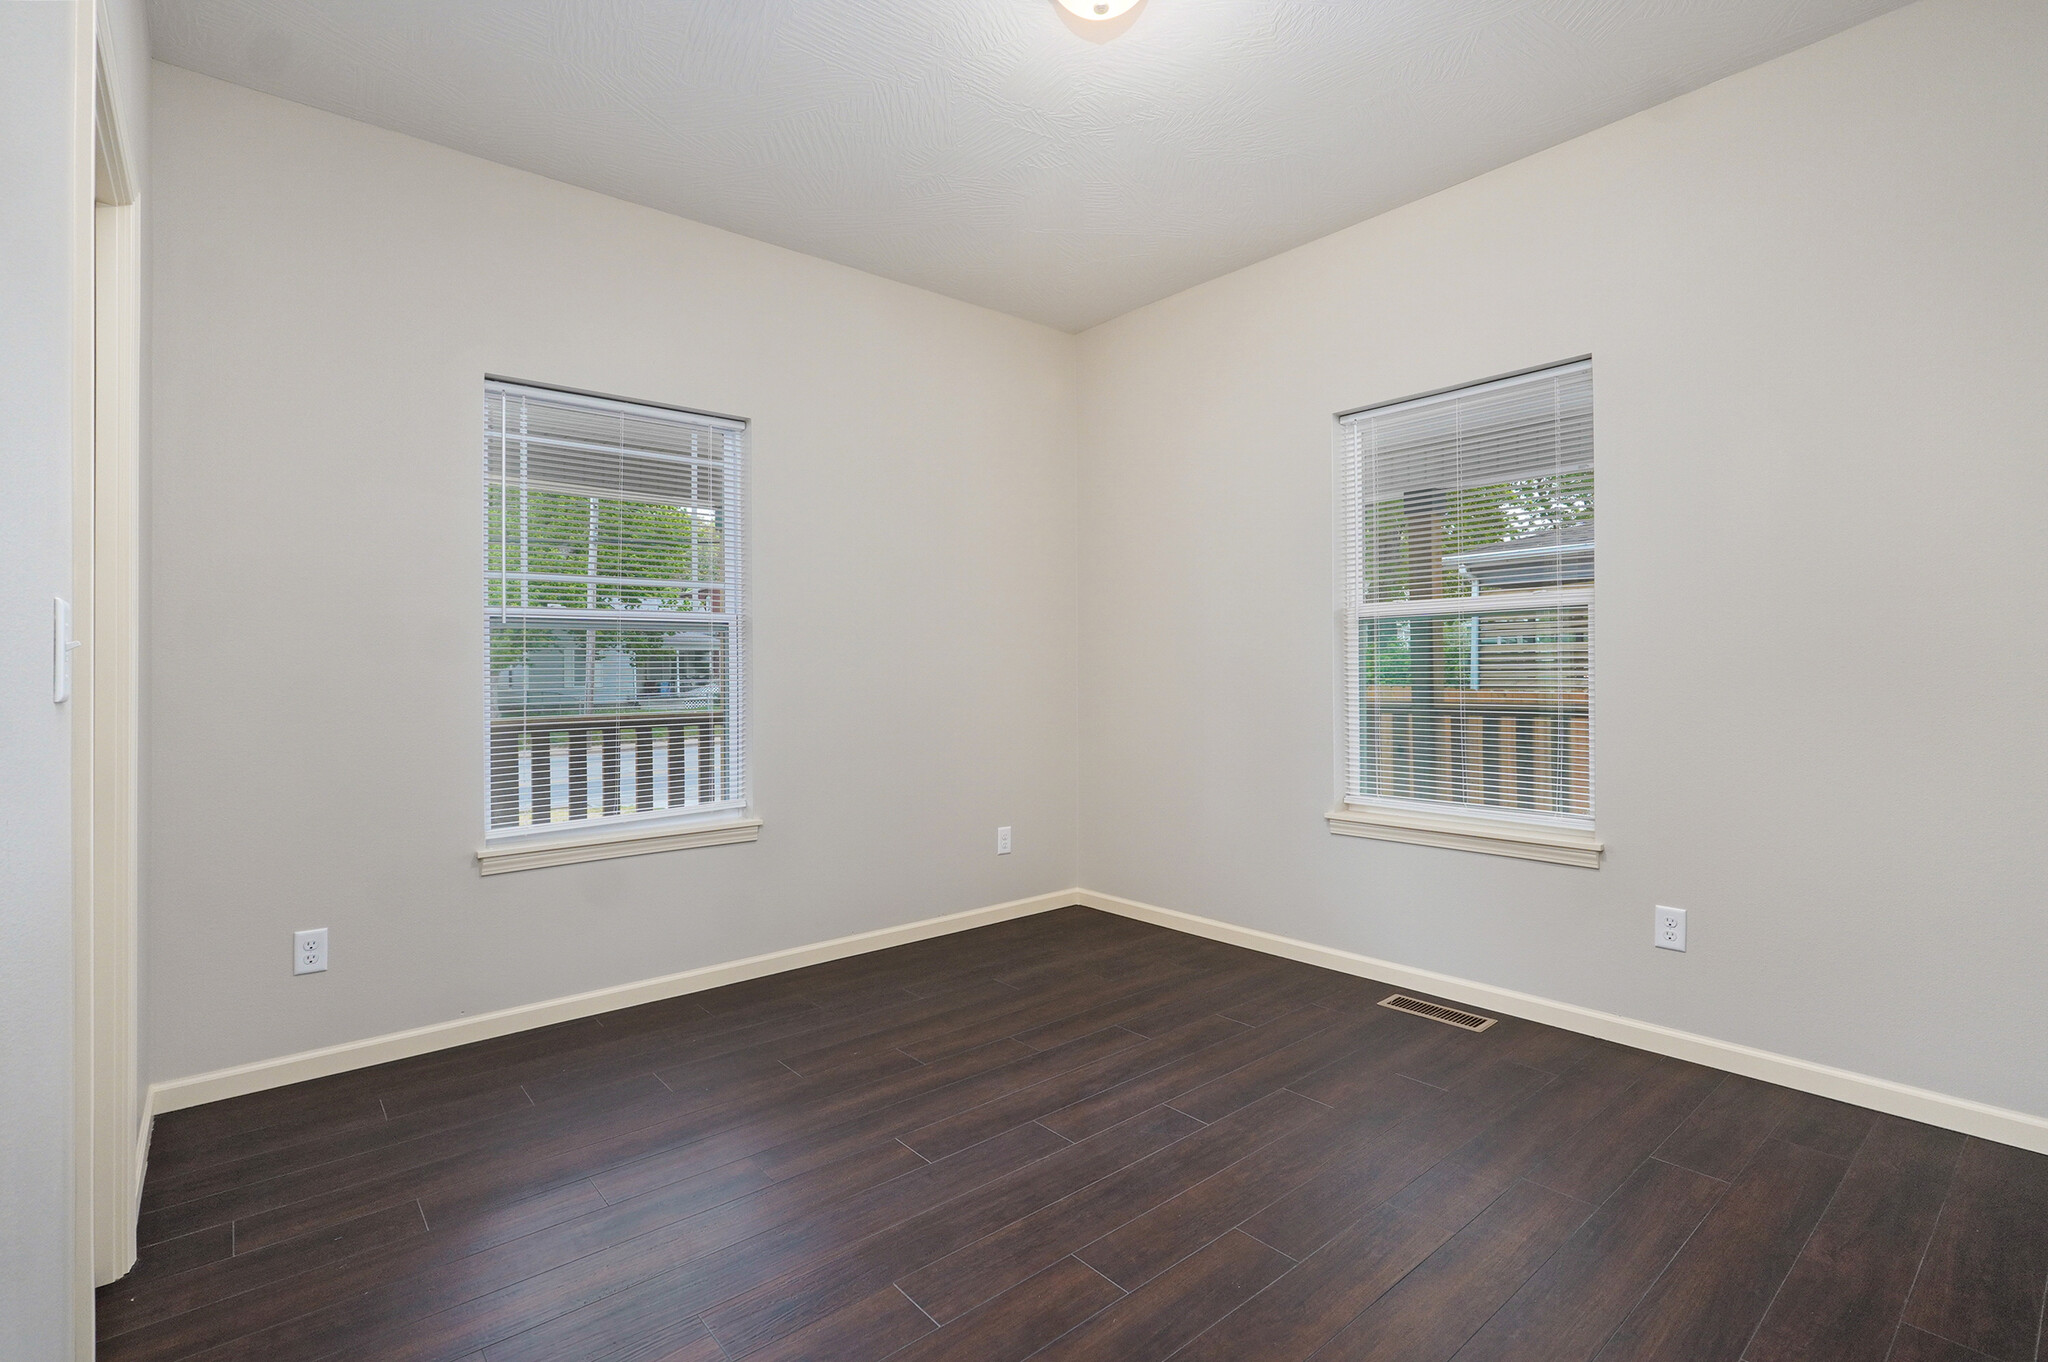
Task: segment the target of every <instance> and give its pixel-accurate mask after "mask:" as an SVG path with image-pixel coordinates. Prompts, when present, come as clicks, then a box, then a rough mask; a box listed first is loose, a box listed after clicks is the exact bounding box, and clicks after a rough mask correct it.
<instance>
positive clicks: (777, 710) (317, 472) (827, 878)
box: [145, 66, 1077, 1080]
mask: <svg viewBox="0 0 2048 1362" xmlns="http://www.w3.org/2000/svg"><path fill="white" fill-rule="evenodd" d="M155 85H156V105H155V109H156V116H155V123H154V128H153V137H154V159H155V166H154V169H155V175H156V181H155V183H156V192H155V205H154V211H153V214H152V224H153V226H152V248H153V250H154V252H155V259H154V264H155V275H156V278H155V289H156V292H155V323H154V365H155V370H154V384H153V390H154V398H155V416H154V433H155V445H154V449H153V452H152V457H153V460H154V469H153V476H154V490H153V494H152V496H151V499H150V533H151V535H152V536H153V545H152V556H151V585H150V593H149V609H150V613H151V633H150V641H151V647H152V655H151V673H150V717H151V720H152V723H151V726H150V730H149V734H148V749H147V762H148V801H149V811H150V812H149V826H150V832H149V849H150V857H149V864H148V867H147V872H146V880H145V885H146V890H145V892H146V903H147V905H148V906H147V913H148V918H149V926H148V953H147V959H146V963H145V971H146V978H147V997H148V1022H147V1027H146V1030H147V1044H148V1060H147V1067H148V1072H149V1074H150V1075H151V1077H152V1078H154V1079H159V1080H161V1079H168V1078H177V1077H182V1076H185V1075H189V1074H193V1073H197V1072H203V1071H206V1070H210V1069H214V1068H217V1067H220V1066H224V1065H230V1064H237V1063H241V1062H245V1061H250V1060H259V1059H266V1058H270V1057H273V1056H276V1055H281V1054H288V1053H291V1052H295V1051H299V1050H304V1049H308V1048H311V1047H315V1046H321V1045H329V1044H333V1043H337V1042H342V1041H350V1040H356V1039H359V1038H363V1037H367V1036H373V1035H378V1034H383V1033H386V1032H391V1031H396V1030H401V1029H404V1028H407V1027H413V1026H418V1025H422V1024H426V1023H431V1022H438V1021H442V1020H446V1019H449V1018H453V1017H455V1016H457V1015H459V1014H461V1013H464V1012H471V1013H474V1012H481V1011H486V1010H490V1009H495V1008H501V1007H506V1006H510V1005H515V1004H520V1003H528V1002H535V1001H539V1000H542V999H546V998H551V997H557V996H561V995H564V994H570V993H577V992H581V991H583V990H587V989H593V988H599V987H603V986H606V985H612V984H620V983H626V982H631V981H634V980H639V979H645V978H648V977H651V976H655V975H660V974H666V973H669V972H671V971H677V970H683V969H688V968H691V967H694V966H698V965H706V964H713V963H717V962H721V961H726V960H732V959H735V958H739V957H743V956H748V955H753V954H756V953H758V952H763V951H770V950H775V949H778V948H781V947H788V946H796V945H802V944H807V943H810V942H814V941H819V940H822V939H826V938H830V937H835V936H840V935H844V934H848V933H853V932H859V931H864V930H868V929H873V928H879V927H884V926H891V925H895V924H898V923H902V922H907V921H911V920H914V919H918V918H924V917H930V916H934V915H937V914H942V913H949V912H956V911H960V910H963V909H968V908H976V907H981V906H984V905H987V904H992V903H998V902H1003V901H1006V900H1009V899H1014V898H1020V897H1023V896H1026V895H1030V894H1036V893H1041V892H1044V891H1048V890H1053V889H1058V888H1063V887H1066V886H1069V885H1071V884H1072V883H1073V871H1074V864H1075V858H1076V852H1075V841H1074V838H1075V832H1074V805H1075V802H1074V787H1075V781H1076V779H1077V765H1076V763H1077V758H1076V753H1075V748H1074V733H1075V728H1076V718H1075V705H1076V700H1075V695H1074V677H1075V674H1076V661H1075V649H1076V645H1077V626H1076V621H1075V617H1074V607H1073V602H1074V598H1075V595H1076V592H1077V584H1076V579H1075V576H1074V560H1075V550H1076V544H1075V520H1076V515H1075V509H1074V488H1075V478H1076V473H1075V467H1074V449H1075V444H1076V433H1075V429H1074V412H1075V409H1076V405H1077V402H1076V395H1075V388H1074V382H1075V379H1074V372H1073V359H1074V342H1073V340H1072V338H1071V337H1069V336H1065V335H1062V334H1060V333H1059V332H1056V331H1053V330H1051V329H1049V328H1046V327H1041V326H1037V325H1033V324H1030V323H1025V322H1020V321H1017V320H1015V319H1014V318H1009V317H1004V316H1000V315H998V314H996V313H993V312H988V311H985V310H982V309H979V308H974V307H970V306H968V305H966V304H962V303H958V302H953V301H950V300H947V299H944V298H940V297H937V296H936V295H933V294H929V293H924V292H921V291H919V290H916V289H913V288H909V287H907V286H904V285H901V284H895V283H890V282H887V281H884V280H881V279H878V278H875V277H873V276H870V275H864V274H861V273H859V272H857V271H854V270H851V269H847V268H844V267H842V266H837V265H830V264H826V263H824V262H822V261H819V260H815V259H812V258H809V257H806V256H801V255H797V254H795V253H793V252H789V251H785V250H781V249H778V248H775V247H770V246H765V245H762V244H760V243H758V242H753V241H748V240H745V239H743V238H741V237H737V236H732V235H730V234H727V233H724V232H719V231H716V230H713V229H711V228H707V227H703V226H700V225H697V224H694V223H689V222H685V221H682V220H680V219H677V218H673V217H668V216H664V215H663V214H660V213H657V212H654V211H652V210H649V209H645V208H639V207H634V206H631V205H628V204H624V203H621V202H618V201H616V200H610V199H606V198H603V197H601V196H599V195H597V194H593V193H589V192H587V191H583V190H578V189H571V188H568V187H566V186H564V185H561V184H558V183H555V182H553V181H549V180H543V179H540V178H538V177H536V176H533V175H529V174H525V173H522V172H517V171H513V170H508V169H505V168H504V167H501V166H496V165H492V164H489V163H486V162H483V161H479V160H475V159H473V158H470V157H467V156H463V155H460V154H458V153H455V152H452V151H448V150H445V149H443V148H439V147H435V146H430V145H428V144H426V143H423V142H418V141H414V140H411V139H409V138H406V137H402V136H399V135H397V134H394V133H389V132H384V131H380V130H377V129H373V128H370V127H368V126H365V125H363V124H360V123H353V122H349V121H347V120H345V119H341V118H337V117H334V116H332V115H329V114H324V113H317V112H314V111H313V110H310V109H307V108H304V107H302V106H298V105H293V104H288V103H285V102H283V101H280V100H277V99H273V98H270V97H268V96H264V95H259V94H255V93H253V92H250V91H248V90H244V89H240V88H237V87H234V86H231V85H225V84H221V83H219V82H217V81H213V80H210V79H207V78H204V77H200V76H196V75H193V74H191V73H189V72H185V71H181V70H177V69H175V68H171V67H165V66H159V67H158V68H157V72H156V82H155ZM486 373H496V374H505V375H511V376H515V377H519V378H523V379H529V380H533V381H538V382H547V383H555V384H560V385H563V386H568V387H575V388H582V389H586V390H591V391H596V392H605V393H614V394H619V395H622V396H627V397H633V398H639V399H643V400H648V401H655V402H664V403H672V404H675V405H679V406H685V407H693V408H696V409H699V410H708V411H714V412H727V413H732V414H735V415H739V416H744V417H747V418H750V419H751V420H752V421H753V422H754V426H753V437H752V442H753V451H752V457H753V473H752V491H753V508H752V515H751V526H750V528H751V559H752V563H751V569H752V602H751V608H752V615H753V673H754V688H753V724H754V731H753V736H752V742H753V748H752V757H753V774H754V789H755V795H756V799H757V802H758V812H759V814H760V816H761V817H762V818H764V819H765V820H766V827H765V829H764V831H763V833H762V837H761V840H760V841H759V842H757V843H754V844H751V845H744V846H726V847H717V848H710V849H700V850H692V851H684V852H671V853H667V854H662V855H653V856H640V857H635V858H632V859H629V860H615V861H608V862H602V863H596V864H585V865H577V866H569V867H561V868H555V869H548V870H538V871H528V872H522V873H518V874H510V875H498V876H493V877H491V878H489V879H480V878H479V877H478V875H477V871H476V866H475V863H474V859H473V856H474V852H475V850H476V848H477V846H478V845H479V842H480V839H481V833H482V818H483V800H482V787H481V782H482V772H483V762H484V747H483V733H482V725H483V710H482V689H483V688H482V681H481V676H480V667H481V662H482V633H481V628H482V624H481V618H480V606H481V588H480V582H479V573H480V570H481V564H482V548H481V536H482V526H481V497H482V492H481V485H480V478H481V470H480V451H481V446H482V436H481V426H480V421H481V412H482V383H483V376H484V375H485V374H486ZM999 824H1009V825H1011V826H1013V827H1014V828H1015V829H1016V834H1015V835H1016V850H1015V852H1014V853H1013V854H1011V855H1008V856H1004V857H1000V858H999V857H997V856H996V855H995V854H994V850H995V847H994V843H995V838H994V833H995V828H996V827H997V825H999ZM323 926H324V927H327V928H329V929H330V930H331V932H332V947H331V949H332V961H333V966H332V968H331V969H330V970H329V972H327V973H325V974H320V975H310V976H305V977H302V978H296V979H295V978H293V977H292V975H291V973H290V970H289V964H290V953H291V932H292V931H293V930H294V929H297V928H305V927H323Z"/></svg>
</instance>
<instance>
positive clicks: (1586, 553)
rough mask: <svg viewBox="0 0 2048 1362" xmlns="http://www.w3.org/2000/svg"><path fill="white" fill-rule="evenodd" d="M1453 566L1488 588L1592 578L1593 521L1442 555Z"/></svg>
mask: <svg viewBox="0 0 2048 1362" xmlns="http://www.w3.org/2000/svg"><path fill="white" fill-rule="evenodd" d="M1444 565H1445V566H1446V567H1453V568H1456V569H1457V570H1458V571H1460V572H1462V573H1464V574H1465V575H1466V576H1468V577H1470V578H1472V579H1474V580H1475V581H1477V582H1478V583H1479V585H1480V587H1481V589H1485V588H1488V587H1514V586H1544V585H1555V584H1558V583H1562V582H1590V581H1592V580H1593V522H1592V521H1590V520H1584V521H1580V522H1579V523H1577V524H1574V525H1562V526H1559V527H1558V528H1557V529H1554V530H1543V531H1541V532H1539V533H1537V534H1531V535H1525V536H1523V537H1522V538H1520V539H1516V540H1512V541H1510V542H1508V543H1505V544H1489V545H1487V546H1486V547H1485V548H1480V549H1466V550H1464V551H1463V552H1462V553H1447V554H1445V555H1444Z"/></svg>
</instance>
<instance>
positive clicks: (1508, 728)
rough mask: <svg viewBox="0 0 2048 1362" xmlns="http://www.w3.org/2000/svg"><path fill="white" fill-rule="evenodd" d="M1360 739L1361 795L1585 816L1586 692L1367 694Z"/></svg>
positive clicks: (1383, 689) (1588, 767)
mask: <svg viewBox="0 0 2048 1362" xmlns="http://www.w3.org/2000/svg"><path fill="white" fill-rule="evenodd" d="M1368 698H1369V699H1370V702H1371V703H1370V705H1369V707H1368V708H1367V710H1366V712H1365V715H1364V716H1363V722H1362V723H1361V726H1360V727H1361V732H1360V734H1359V740H1360V742H1361V743H1362V744H1363V745H1364V747H1365V751H1364V753H1363V754H1362V755H1363V756H1364V758H1365V760H1364V762H1363V768H1364V771H1365V773H1366V779H1367V781H1368V788H1367V789H1366V790H1365V791H1364V793H1366V794H1368V795H1377V796H1379V797H1381V798H1387V799H1416V800H1428V801H1448V802H1453V803H1459V804H1476V805H1484V806H1487V807H1491V808H1499V809H1514V810H1519V811H1522V812H1525V813H1539V814H1550V815H1561V816H1567V817H1583V816H1585V815H1587V814H1589V813H1590V812H1591V811H1592V794H1593V760H1592V742H1591V728H1590V725H1589V723H1588V721H1587V707H1586V696H1585V693H1584V692H1583V691H1580V692H1565V693H1563V694H1559V693H1555V692H1552V693H1549V694H1544V693H1542V692H1510V691H1469V690H1449V689H1446V690H1440V691H1438V692H1437V693H1436V694H1435V696H1434V698H1433V699H1427V698H1426V699H1421V700H1418V699H1416V698H1415V697H1414V696H1413V694H1412V693H1411V692H1410V690H1409V688H1408V687H1406V686H1400V687H1394V686H1379V687H1373V688H1371V690H1369V691H1368Z"/></svg>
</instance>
